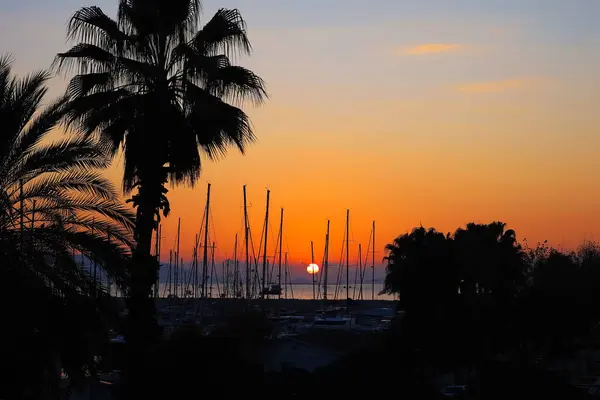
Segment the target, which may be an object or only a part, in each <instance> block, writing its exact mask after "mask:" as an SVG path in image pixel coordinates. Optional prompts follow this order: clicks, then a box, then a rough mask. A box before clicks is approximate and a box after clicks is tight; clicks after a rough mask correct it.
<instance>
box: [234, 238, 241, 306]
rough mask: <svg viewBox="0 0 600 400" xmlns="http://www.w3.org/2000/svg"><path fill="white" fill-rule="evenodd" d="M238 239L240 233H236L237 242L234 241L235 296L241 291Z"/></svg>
mask: <svg viewBox="0 0 600 400" xmlns="http://www.w3.org/2000/svg"><path fill="white" fill-rule="evenodd" d="M237 240H238V235H237V233H236V234H235V242H234V243H233V297H237V294H238V292H239V289H238V282H239V278H238V275H239V273H240V271H239V268H238V262H237V244H238V243H237Z"/></svg>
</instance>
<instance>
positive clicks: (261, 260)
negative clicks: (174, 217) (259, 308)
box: [154, 183, 375, 300]
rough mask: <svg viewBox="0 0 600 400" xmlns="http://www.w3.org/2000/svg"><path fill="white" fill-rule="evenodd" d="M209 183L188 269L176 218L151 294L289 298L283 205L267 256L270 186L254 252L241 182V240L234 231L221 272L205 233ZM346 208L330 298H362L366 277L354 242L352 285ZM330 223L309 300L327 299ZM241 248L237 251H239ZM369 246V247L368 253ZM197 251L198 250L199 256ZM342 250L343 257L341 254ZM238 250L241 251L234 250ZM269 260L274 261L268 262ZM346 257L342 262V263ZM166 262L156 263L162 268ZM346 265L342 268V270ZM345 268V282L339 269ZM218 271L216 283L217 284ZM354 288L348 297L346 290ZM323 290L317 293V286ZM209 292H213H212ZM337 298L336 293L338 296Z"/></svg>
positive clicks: (371, 246) (371, 244)
mask: <svg viewBox="0 0 600 400" xmlns="http://www.w3.org/2000/svg"><path fill="white" fill-rule="evenodd" d="M210 189H211V184H210V183H209V184H208V188H207V194H206V206H205V208H204V213H203V221H202V224H201V228H200V230H199V232H198V233H197V234H196V236H195V241H194V248H193V250H192V260H191V263H190V264H189V265H188V268H184V260H183V258H182V257H181V256H180V254H181V253H180V236H181V218H180V219H179V221H178V224H177V237H176V240H175V243H174V247H173V249H171V250H169V264H168V271H167V281H166V284H165V285H164V286H163V288H162V292H161V291H160V290H159V279H158V276H157V281H156V285H155V288H154V296H155V297H156V298H158V297H176V298H196V299H197V298H214V297H219V298H240V299H241V298H245V299H256V298H261V299H264V298H269V297H270V296H274V297H276V298H282V297H283V298H288V291H289V293H290V295H291V298H293V296H294V294H293V287H292V282H291V279H292V274H291V271H290V267H289V264H288V252H284V251H283V226H284V209H283V208H281V210H280V219H279V233H278V236H277V240H276V245H275V255H274V256H273V257H268V256H267V252H268V230H269V211H270V210H269V207H270V194H271V192H270V190H267V199H266V210H265V219H264V225H263V230H262V233H261V239H260V244H259V246H258V248H259V251H258V253H259V254H256V252H255V246H254V242H253V239H252V233H251V229H250V223H249V218H248V205H247V191H246V185H244V186H243V198H244V228H243V243H242V246H240V240H239V239H238V234H237V233H236V235H235V242H234V251H233V258H228V259H226V260H224V261H222V262H221V271H220V274H219V273H218V271H217V269H218V266H217V264H216V263H215V242H214V241H212V240H211V237H210V235H209V232H210V225H209V220H210V215H211V214H210V194H211V190H210ZM349 224H350V210H347V211H346V229H345V240H344V246H343V248H342V256H341V261H340V268H339V269H338V274H337V279H336V281H335V292H334V299H338V298H339V297H341V296H342V294H343V291H342V289H343V288H344V287H345V289H346V298H347V299H350V298H357V299H363V298H364V295H363V283H364V280H365V275H366V271H367V268H368V266H367V265H368V262H367V259H366V258H365V260H364V262H363V260H362V257H363V255H362V247H361V245H360V244H359V246H358V266H357V268H356V270H355V276H354V283H353V284H352V282H351V277H350V255H349V242H350V238H349V231H350V225H349ZM161 235H162V227H161V226H159V227H158V230H157V234H156V245H155V255H156V258H157V260H158V262H159V264H160V257H161V237H162V236H161ZM329 238H330V221H329V220H328V221H327V233H326V235H325V250H324V255H323V261H322V265H323V272H322V274H319V275H318V276H319V281H318V282H317V280H316V275H317V274H312V285H313V298H314V299H323V300H327V299H328V296H330V293H328V285H329V282H328V274H329V272H330V271H329V269H330V268H331V267H332V266H331V265H330V264H329V242H330V239H329ZM239 247H242V249H241V251H239V250H238V248H239ZM374 248H375V222H373V225H372V231H371V236H370V239H369V246H368V249H367V251H366V253H365V256H366V257H368V255H369V253H371V255H372V259H371V261H372V263H371V265H370V268H371V270H372V274H371V286H372V287H371V298H372V299H374V298H375V267H374V266H375V251H374V250H373V249H374ZM369 250H371V251H370V252H369ZM200 252H201V253H202V255H201V258H200ZM344 252H345V255H344ZM239 253H241V254H239ZM311 257H312V263H313V264H314V262H315V260H314V246H313V242H311ZM269 258H272V259H273V261H272V262H269ZM344 261H345V264H344ZM166 266H167V265H164V266H163V265H161V267H166ZM344 267H345V268H344ZM344 269H345V275H346V276H345V278H346V279H345V285H344V284H343V283H344V279H343V271H344ZM219 275H220V276H221V281H220V282H219ZM351 287H353V291H352V296H351V295H350V288H351ZM320 288H322V291H321V290H319V289H320ZM213 290H214V291H213ZM338 296H339V297H338Z"/></svg>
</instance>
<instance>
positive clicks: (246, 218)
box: [244, 185, 250, 299]
mask: <svg viewBox="0 0 600 400" xmlns="http://www.w3.org/2000/svg"><path fill="white" fill-rule="evenodd" d="M244 243H245V245H246V298H247V299H250V260H249V258H248V257H249V253H248V244H249V243H248V203H247V198H246V185H244Z"/></svg>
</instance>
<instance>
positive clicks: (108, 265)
mask: <svg viewBox="0 0 600 400" xmlns="http://www.w3.org/2000/svg"><path fill="white" fill-rule="evenodd" d="M48 78H49V75H48V74H47V73H46V72H43V71H40V72H36V73H33V74H30V75H27V76H26V77H24V78H22V79H18V78H16V77H14V76H13V75H12V73H11V60H10V58H9V57H7V56H5V57H2V58H0V132H1V135H0V257H1V258H2V267H1V268H0V274H1V276H0V282H1V283H0V286H1V288H0V293H2V294H3V296H6V297H5V298H4V299H3V304H5V305H9V304H11V302H12V303H13V305H12V306H11V305H9V306H8V307H5V308H3V309H5V310H6V311H5V313H4V317H5V318H7V320H8V321H11V326H12V327H11V329H9V330H7V331H6V332H5V333H8V337H9V338H8V339H7V340H3V343H2V346H3V347H4V348H5V350H6V352H3V353H2V354H6V355H7V356H8V355H9V354H10V355H13V356H14V357H15V359H18V360H19V361H21V362H23V364H19V365H20V366H21V368H22V369H20V368H18V367H16V368H14V370H15V372H16V374H17V376H16V377H15V379H14V380H12V385H10V387H11V388H19V387H22V386H27V382H23V381H22V380H23V379H38V378H39V377H40V375H39V374H36V373H35V372H34V370H35V368H36V366H38V367H39V368H38V369H37V371H38V372H40V373H44V372H45V371H48V370H51V369H52V368H50V366H52V365H55V361H56V359H57V358H62V360H63V364H64V365H65V367H66V368H67V369H68V370H69V371H70V372H71V375H73V376H75V375H76V374H77V372H78V371H79V367H80V366H81V365H82V364H83V363H84V362H85V361H86V359H85V356H84V355H86V354H87V352H86V351H85V350H84V349H85V348H86V347H89V345H90V343H89V342H88V343H85V346H78V345H77V344H76V343H77V341H78V340H79V339H80V338H81V337H82V335H86V334H87V333H90V332H93V331H94V330H96V331H99V329H98V328H99V326H100V322H101V321H102V318H103V317H102V315H104V318H105V317H107V316H109V315H110V312H111V308H110V306H109V304H107V303H106V302H105V301H104V298H105V297H106V288H105V287H103V286H102V285H101V284H100V282H99V281H98V280H97V279H96V278H95V277H94V276H93V274H92V273H91V271H90V270H89V269H84V268H83V267H82V265H80V264H79V263H77V262H76V260H75V258H74V255H75V254H78V255H79V254H81V255H83V256H85V257H86V258H87V259H88V260H90V259H93V260H95V262H96V264H97V267H98V268H99V269H100V270H103V271H104V273H105V274H106V275H107V276H108V277H109V278H110V279H111V280H112V281H113V282H114V283H115V284H116V285H118V286H120V287H121V288H124V285H125V283H126V280H127V273H126V272H127V271H126V258H127V257H128V255H129V253H130V248H131V246H132V242H133V221H134V216H133V214H131V213H130V212H128V211H127V209H126V208H125V206H124V205H123V204H122V203H120V202H119V197H118V194H117V192H116V191H115V189H114V188H113V187H112V185H111V184H110V183H109V182H108V181H107V180H105V179H103V178H102V177H101V175H100V174H99V172H97V169H98V168H103V167H106V166H108V165H109V163H110V154H109V153H108V151H107V149H106V148H104V147H103V146H101V145H99V144H98V143H97V142H96V141H94V140H93V139H92V138H85V137H82V136H77V135H74V136H71V137H70V138H68V139H65V140H59V141H52V140H51V139H50V138H49V136H50V134H51V131H52V130H53V129H55V128H57V124H58V123H59V121H60V120H61V118H62V117H63V116H64V112H65V110H66V108H65V106H66V102H65V99H59V100H57V101H55V102H53V103H51V104H50V105H49V106H48V107H46V108H45V109H43V110H42V109H40V105H41V102H42V100H43V97H44V95H45V93H46V86H45V83H46V81H47V80H48ZM109 236H110V239H109ZM21 296H25V298H22V297H21ZM92 297H93V299H92V300H91V301H90V300H89V299H91V298H92ZM86 298H87V299H86ZM15 300H16V301H17V302H18V305H17V304H14V302H15ZM11 338H12V340H11ZM7 344H8V346H9V347H8V348H7V347H6V345H7ZM81 344H83V341H81ZM37 346H40V347H39V348H38V347H37ZM8 357H9V356H8ZM15 359H13V360H15ZM7 360H10V358H7ZM11 369H12V368H11ZM29 384H31V382H29ZM34 385H35V383H34Z"/></svg>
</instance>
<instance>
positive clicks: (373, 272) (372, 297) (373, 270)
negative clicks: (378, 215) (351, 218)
mask: <svg viewBox="0 0 600 400" xmlns="http://www.w3.org/2000/svg"><path fill="white" fill-rule="evenodd" d="M372 257H373V258H372V263H373V264H372V266H371V269H372V271H371V273H372V275H371V300H375V221H373V255H372Z"/></svg>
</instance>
